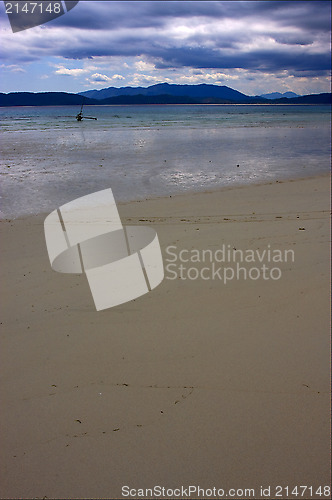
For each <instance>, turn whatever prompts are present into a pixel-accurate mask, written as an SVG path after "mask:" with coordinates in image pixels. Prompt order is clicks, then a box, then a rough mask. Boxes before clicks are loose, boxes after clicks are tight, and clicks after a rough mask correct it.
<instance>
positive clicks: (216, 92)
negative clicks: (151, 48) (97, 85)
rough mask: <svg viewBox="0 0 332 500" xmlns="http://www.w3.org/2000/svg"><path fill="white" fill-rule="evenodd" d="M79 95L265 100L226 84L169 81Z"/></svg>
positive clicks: (237, 100)
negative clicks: (183, 83) (187, 83)
mask: <svg viewBox="0 0 332 500" xmlns="http://www.w3.org/2000/svg"><path fill="white" fill-rule="evenodd" d="M80 95H83V96H86V97H88V98H92V99H100V100H104V99H108V98H110V97H118V96H125V95H130V96H133V95H143V96H157V95H169V96H177V97H184V96H186V97H189V98H191V99H195V100H196V101H195V102H201V101H202V99H219V100H220V101H222V102H225V101H226V102H239V103H251V102H255V103H257V102H265V99H263V98H261V97H259V96H256V97H250V96H247V95H245V94H242V93H241V92H239V91H237V90H234V89H231V88H230V87H226V85H222V86H221V85H208V84H206V83H202V84H200V85H176V84H169V83H158V84H156V85H151V86H150V87H120V88H116V87H109V88H107V89H102V90H88V91H86V92H80Z"/></svg>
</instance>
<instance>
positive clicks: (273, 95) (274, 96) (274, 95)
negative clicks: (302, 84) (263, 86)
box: [260, 92, 300, 99]
mask: <svg viewBox="0 0 332 500" xmlns="http://www.w3.org/2000/svg"><path fill="white" fill-rule="evenodd" d="M260 97H264V99H282V98H283V97H289V98H292V97H300V96H299V95H298V94H295V92H284V93H283V94H281V93H280V92H270V93H269V94H261V95H260Z"/></svg>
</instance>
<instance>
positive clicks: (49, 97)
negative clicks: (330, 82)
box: [0, 83, 331, 106]
mask: <svg viewBox="0 0 332 500" xmlns="http://www.w3.org/2000/svg"><path fill="white" fill-rule="evenodd" d="M280 96H281V97H280ZM83 98H84V103H85V104H87V105H104V104H108V105H110V104H331V94H330V93H324V94H310V95H305V96H298V95H297V94H295V93H294V92H285V93H284V94H280V93H279V92H273V93H270V94H263V96H248V95H245V94H242V93H241V92H238V91H237V90H234V89H231V88H230V87H226V86H225V85H223V86H220V85H207V84H201V85H175V84H172V85H171V84H168V83H158V84H156V85H152V86H150V87H121V88H116V87H109V88H107V89H102V90H88V91H86V92H80V93H78V94H70V93H66V92H38V93H33V92H11V93H9V94H3V93H0V106H65V105H81V104H82V102H83Z"/></svg>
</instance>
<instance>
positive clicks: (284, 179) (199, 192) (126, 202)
mask: <svg viewBox="0 0 332 500" xmlns="http://www.w3.org/2000/svg"><path fill="white" fill-rule="evenodd" d="M321 178H323V179H325V178H326V179H327V178H329V179H330V178H331V173H327V172H326V173H321V174H317V175H311V174H309V175H308V176H301V177H281V178H280V179H278V180H266V181H263V182H249V183H246V184H232V185H228V186H223V187H216V188H215V189H206V190H192V191H185V192H181V193H175V194H171V195H160V196H151V197H149V198H144V197H142V198H139V199H132V200H117V199H115V201H116V204H117V206H119V207H121V206H126V205H131V204H133V203H144V202H148V201H158V200H160V201H162V200H166V199H168V198H173V199H178V198H181V197H187V196H196V195H207V194H213V193H214V194H216V193H223V192H228V191H233V190H239V189H246V188H250V187H258V186H271V185H273V184H284V183H288V182H297V181H305V180H315V179H321ZM105 189H107V188H105ZM97 191H99V190H97ZM86 194H90V193H86ZM113 194H114V193H113ZM82 196H84V195H82ZM70 201H72V198H70V199H68V202H70ZM56 208H57V207H54V209H56ZM48 214H49V212H46V211H45V212H38V213H35V214H23V215H19V216H17V217H8V216H6V217H2V216H1V214H0V224H1V222H4V221H6V222H11V221H16V220H24V219H27V218H30V217H46V216H47V215H48Z"/></svg>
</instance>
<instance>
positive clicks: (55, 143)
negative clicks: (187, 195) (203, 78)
mask: <svg viewBox="0 0 332 500" xmlns="http://www.w3.org/2000/svg"><path fill="white" fill-rule="evenodd" d="M78 111H79V109H78V108H76V107H71V106H66V107H64V106H63V107H46V108H45V107H11V108H0V119H1V124H2V130H3V133H2V141H1V142H2V151H3V156H2V159H1V180H2V183H1V184H2V193H1V212H2V216H5V217H16V216H19V215H24V214H33V213H38V212H48V211H51V210H53V209H54V208H56V207H58V206H59V205H61V204H63V203H65V202H66V201H70V200H71V199H74V198H76V197H78V196H82V195H84V194H88V193H90V192H93V191H97V190H99V189H105V188H107V187H111V188H112V189H113V193H114V196H115V199H116V200H118V201H119V200H134V199H140V198H146V197H152V196H159V195H171V194H174V193H178V192H186V191H193V190H206V189H211V188H219V187H223V186H230V185H236V184H246V183H250V182H265V181H269V180H277V179H281V178H289V177H292V178H294V177H303V176H309V175H317V174H322V173H325V172H328V171H329V169H330V108H329V107H328V106H281V105H275V106H270V105H266V106H265V105H263V106H261V105H221V106H217V105H208V106H201V105H199V106H91V107H86V109H85V114H86V115H89V116H96V117H97V118H98V120H97V121H93V120H85V121H83V122H81V123H78V122H77V121H76V120H75V115H76V114H77V112H78Z"/></svg>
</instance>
